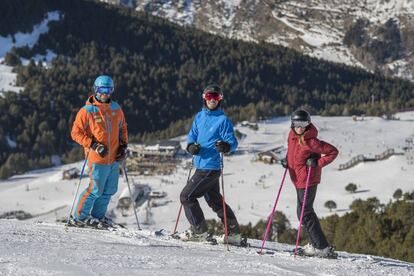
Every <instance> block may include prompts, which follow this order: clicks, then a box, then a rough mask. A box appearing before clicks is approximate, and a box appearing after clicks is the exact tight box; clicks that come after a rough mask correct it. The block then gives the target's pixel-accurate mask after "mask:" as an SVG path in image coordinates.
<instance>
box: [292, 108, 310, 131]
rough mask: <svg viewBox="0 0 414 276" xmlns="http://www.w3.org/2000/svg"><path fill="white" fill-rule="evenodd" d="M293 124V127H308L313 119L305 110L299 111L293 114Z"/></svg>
mask: <svg viewBox="0 0 414 276" xmlns="http://www.w3.org/2000/svg"><path fill="white" fill-rule="evenodd" d="M290 120H291V122H292V124H291V127H292V128H293V127H298V126H300V127H307V126H308V125H309V124H310V123H311V117H310V115H309V113H308V112H307V111H306V110H304V109H298V110H296V111H295V112H293V113H292V116H291V117H290Z"/></svg>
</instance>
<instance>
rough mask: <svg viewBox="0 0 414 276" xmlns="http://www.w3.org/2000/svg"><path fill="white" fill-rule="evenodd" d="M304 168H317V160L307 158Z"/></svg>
mask: <svg viewBox="0 0 414 276" xmlns="http://www.w3.org/2000/svg"><path fill="white" fill-rule="evenodd" d="M306 166H308V167H312V168H315V167H317V166H318V159H316V158H308V159H307V160H306Z"/></svg>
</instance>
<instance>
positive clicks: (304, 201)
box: [293, 167, 312, 257]
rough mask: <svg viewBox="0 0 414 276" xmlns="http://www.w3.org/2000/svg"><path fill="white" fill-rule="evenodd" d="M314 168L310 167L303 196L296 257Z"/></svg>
mask: <svg viewBox="0 0 414 276" xmlns="http://www.w3.org/2000/svg"><path fill="white" fill-rule="evenodd" d="M311 172H312V167H309V170H308V176H307V178H306V186H305V194H304V195H303V202H302V211H301V212H300V220H299V228H298V235H297V237H296V246H295V252H294V254H293V256H294V257H296V251H297V250H298V245H299V239H300V230H301V229H302V219H303V213H304V211H305V204H306V196H307V194H308V187H309V179H310V176H311Z"/></svg>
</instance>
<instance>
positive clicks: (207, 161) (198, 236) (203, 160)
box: [180, 85, 241, 244]
mask: <svg viewBox="0 0 414 276" xmlns="http://www.w3.org/2000/svg"><path fill="white" fill-rule="evenodd" d="M222 99H223V94H222V92H221V89H220V87H219V86H217V85H209V86H207V87H206V88H205V89H204V91H203V101H204V106H203V109H202V110H201V111H200V112H199V113H197V115H196V116H195V119H194V121H193V124H192V127H191V130H190V132H189V133H188V136H187V151H188V152H189V153H190V154H192V155H194V166H195V168H196V171H195V173H194V175H193V176H192V177H191V179H190V181H188V183H187V185H186V186H185V187H184V189H183V190H182V191H181V195H180V201H181V203H182V205H183V206H184V210H185V215H186V217H187V219H188V221H189V222H190V224H191V227H190V229H189V230H187V231H185V232H184V233H182V234H181V235H180V237H181V239H182V240H192V241H199V240H204V239H205V238H207V236H208V234H207V230H208V229H207V224H206V221H205V218H204V214H203V211H202V210H201V208H200V204H199V203H198V200H197V199H198V198H200V197H202V196H204V198H205V200H206V202H207V204H208V205H209V206H210V207H211V208H212V209H213V211H214V212H216V213H217V216H218V217H219V218H220V219H221V221H222V222H224V212H223V202H222V200H223V197H222V195H221V194H220V184H219V179H220V175H221V157H220V153H228V152H233V151H235V150H236V148H237V139H236V137H235V136H234V132H233V125H232V123H231V121H230V120H229V118H227V116H226V115H224V112H223V110H221V109H220V103H221V100H222ZM226 215H227V224H228V233H229V234H228V242H229V243H233V244H239V243H240V240H241V236H240V228H239V224H238V222H237V219H236V216H235V215H234V213H233V211H232V209H231V208H230V207H229V206H228V205H226Z"/></svg>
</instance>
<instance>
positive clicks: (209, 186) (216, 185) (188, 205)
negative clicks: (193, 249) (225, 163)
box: [180, 169, 240, 234]
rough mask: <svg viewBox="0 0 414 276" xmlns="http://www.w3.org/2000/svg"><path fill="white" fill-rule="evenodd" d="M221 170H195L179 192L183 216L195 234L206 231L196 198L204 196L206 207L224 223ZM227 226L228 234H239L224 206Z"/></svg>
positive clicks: (231, 213) (234, 220)
mask: <svg viewBox="0 0 414 276" xmlns="http://www.w3.org/2000/svg"><path fill="white" fill-rule="evenodd" d="M220 175H221V170H201V169H197V170H196V171H195V173H194V175H193V176H192V177H191V179H190V181H188V183H187V185H186V186H185V187H184V189H183V190H182V191H181V195H180V201H181V204H183V206H184V211H185V215H186V217H187V219H188V221H189V222H190V224H191V226H192V227H193V228H194V229H195V230H196V232H204V231H206V230H207V229H206V222H205V218H204V214H203V211H202V210H201V208H200V204H199V203H198V200H197V199H198V198H200V197H202V196H204V199H205V200H206V202H207V204H208V206H210V207H211V209H213V211H214V212H215V213H216V214H217V216H218V217H219V218H220V219H221V221H222V222H223V223H224V212H223V197H222V195H221V194H220ZM226 215H227V225H228V231H229V233H233V234H238V233H240V228H239V224H238V222H237V219H236V216H235V215H234V213H233V210H232V209H231V208H230V206H228V205H227V204H226Z"/></svg>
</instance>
